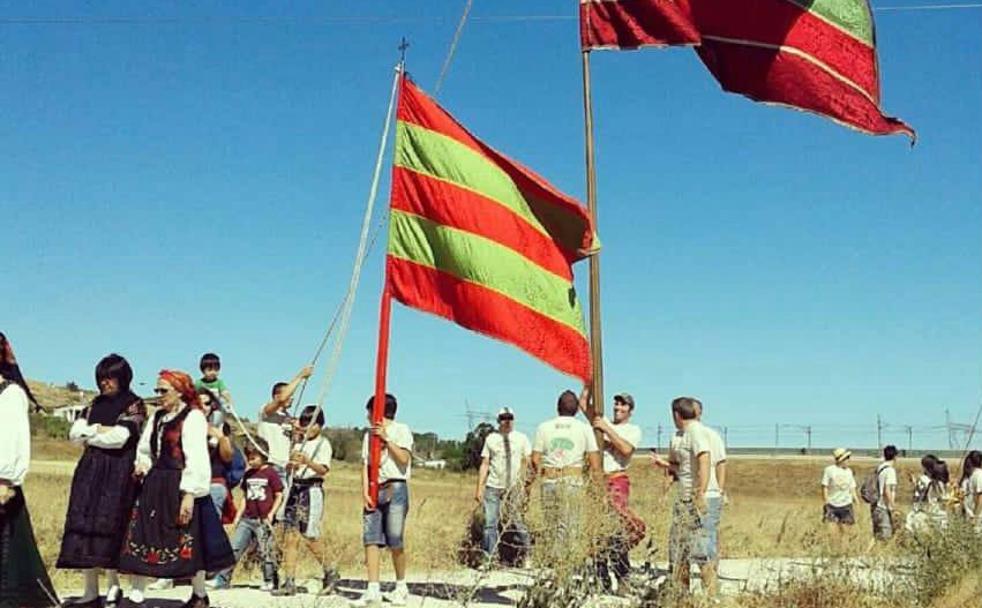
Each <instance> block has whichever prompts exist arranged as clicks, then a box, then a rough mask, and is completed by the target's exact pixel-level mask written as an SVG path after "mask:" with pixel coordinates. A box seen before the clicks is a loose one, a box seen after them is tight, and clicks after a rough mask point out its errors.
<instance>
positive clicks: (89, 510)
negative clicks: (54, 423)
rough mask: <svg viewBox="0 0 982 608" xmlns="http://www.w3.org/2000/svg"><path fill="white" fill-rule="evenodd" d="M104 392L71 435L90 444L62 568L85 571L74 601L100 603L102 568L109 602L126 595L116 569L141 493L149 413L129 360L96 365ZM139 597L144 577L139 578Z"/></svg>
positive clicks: (90, 607) (71, 508)
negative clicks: (137, 463)
mask: <svg viewBox="0 0 982 608" xmlns="http://www.w3.org/2000/svg"><path fill="white" fill-rule="evenodd" d="M95 380H96V384H97V385H98V386H99V392H100V394H99V396H98V397H96V398H95V399H94V400H93V401H92V404H91V405H90V406H89V407H88V408H87V409H86V410H85V411H84V412H83V415H82V417H81V418H79V419H78V420H77V421H75V424H73V425H72V429H71V431H70V432H69V438H70V439H71V440H72V441H73V442H75V443H80V444H82V445H84V446H85V452H83V453H82V458H81V459H80V460H79V461H78V466H77V467H75V474H74V476H73V478H72V492H71V496H70V497H69V499H68V513H67V514H66V516H65V532H64V535H63V536H62V542H61V554H60V555H59V557H58V564H57V565H58V567H59V568H70V569H81V570H84V571H85V590H84V592H83V594H82V596H81V597H80V598H78V599H77V600H75V601H74V602H72V603H71V604H70V605H71V606H74V607H76V608H82V607H86V608H98V606H99V569H104V570H105V571H106V578H107V581H106V582H107V584H108V585H109V589H108V590H107V592H106V604H105V605H106V607H107V608H114V607H115V606H118V605H119V603H120V602H121V601H122V599H123V591H122V589H121V588H120V585H119V577H118V576H117V573H116V570H117V568H118V567H119V553H120V548H121V547H122V543H123V531H124V530H125V529H126V522H127V521H129V515H130V509H132V507H133V500H134V498H135V497H136V482H135V480H134V479H133V460H134V457H135V455H136V444H137V441H139V439H140V434H141V433H142V432H143V423H144V421H145V420H146V417H147V410H146V406H145V405H144V403H143V400H142V399H140V398H139V397H137V396H136V395H135V394H133V392H132V391H131V390H130V382H131V381H132V380H133V370H132V369H131V368H130V365H129V363H127V362H126V359H124V358H123V357H120V356H119V355H117V354H111V355H109V356H107V357H105V358H103V359H102V360H101V361H99V364H98V365H97V366H96V368H95ZM134 583H135V584H134V587H135V588H136V594H135V595H136V597H137V599H139V597H140V595H141V589H140V584H141V583H140V581H135V582H134Z"/></svg>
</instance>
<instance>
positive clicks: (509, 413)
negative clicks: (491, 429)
mask: <svg viewBox="0 0 982 608" xmlns="http://www.w3.org/2000/svg"><path fill="white" fill-rule="evenodd" d="M502 416H511V417H512V418H514V417H515V412H513V411H512V409H511V408H510V407H503V408H501V409H500V410H498V420H501V417H502Z"/></svg>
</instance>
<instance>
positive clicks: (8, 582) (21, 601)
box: [0, 488, 58, 608]
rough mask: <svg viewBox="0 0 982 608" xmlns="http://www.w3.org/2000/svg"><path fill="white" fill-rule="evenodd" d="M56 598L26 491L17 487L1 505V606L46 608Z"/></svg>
mask: <svg viewBox="0 0 982 608" xmlns="http://www.w3.org/2000/svg"><path fill="white" fill-rule="evenodd" d="M45 590H47V592H48V593H51V597H50V598H49V596H48V593H45ZM57 601H58V600H57V597H55V595H54V588H53V587H52V586H51V580H50V579H49V578H48V573H47V571H46V570H45V568H44V562H42V561H41V554H40V553H38V548H37V543H36V542H35V540H34V529H33V528H32V527H31V516H30V514H28V512H27V505H26V504H25V503H24V494H23V493H21V489H20V488H17V494H16V495H15V496H14V497H13V498H11V499H10V500H9V501H8V502H7V504H6V505H4V506H3V507H0V608H42V607H44V608H47V607H49V606H51V605H52V603H57Z"/></svg>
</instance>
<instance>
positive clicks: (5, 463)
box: [0, 384, 31, 486]
mask: <svg viewBox="0 0 982 608" xmlns="http://www.w3.org/2000/svg"><path fill="white" fill-rule="evenodd" d="M29 411H30V405H29V403H28V401H27V393H25V392H24V389H23V388H21V387H20V385H19V384H11V385H10V386H8V387H7V388H6V389H5V390H4V391H3V392H2V393H0V479H2V480H4V481H7V482H10V484H11V485H14V486H20V485H23V484H24V477H26V476H27V467H28V465H29V464H30V462H31V423H30V417H29V415H28V412H29Z"/></svg>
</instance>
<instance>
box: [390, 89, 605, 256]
mask: <svg viewBox="0 0 982 608" xmlns="http://www.w3.org/2000/svg"><path fill="white" fill-rule="evenodd" d="M397 118H398V120H400V121H403V122H407V123H411V124H414V125H419V126H421V127H423V128H426V129H431V130H433V131H436V132H437V133H440V134H442V135H445V136H446V137H450V138H452V139H454V140H456V141H457V142H459V143H460V144H462V145H465V146H467V147H469V148H471V149H473V150H475V151H477V152H479V153H481V154H482V155H484V156H485V157H486V158H488V159H489V160H490V161H491V162H493V163H495V164H497V165H498V166H499V168H500V169H501V170H502V171H504V172H505V173H506V174H507V175H508V177H510V178H511V179H512V180H513V181H514V182H515V184H516V185H517V186H518V188H519V189H521V190H522V191H523V192H525V193H526V194H527V195H528V196H530V197H532V198H535V199H537V200H538V201H539V202H541V203H544V204H548V205H550V206H552V207H555V208H556V209H557V210H559V211H561V212H564V213H566V214H568V215H569V216H570V217H572V218H578V219H579V220H580V221H582V222H585V223H587V224H588V225H592V221H591V220H590V216H589V214H588V213H587V212H586V209H585V208H584V207H583V206H582V205H580V203H579V202H578V201H577V200H576V199H574V198H572V197H570V196H567V195H566V194H563V193H562V192H560V191H559V190H557V189H556V188H554V187H553V186H552V185H551V184H550V183H549V182H547V181H546V180H545V179H544V178H542V177H541V176H539V175H538V174H537V173H535V172H534V171H532V170H531V169H529V168H528V167H525V166H524V165H522V164H521V163H518V162H516V161H514V160H512V159H510V158H508V157H507V156H505V155H504V154H501V153H500V152H498V151H497V150H495V149H494V148H492V147H491V146H488V145H487V144H485V143H484V142H482V141H480V140H479V139H477V138H476V137H474V136H473V135H471V133H470V132H469V131H468V130H467V129H465V128H464V126H463V125H461V124H460V123H459V122H457V120H456V119H454V117H453V116H451V115H450V114H449V113H447V112H446V111H445V110H444V109H443V108H441V107H440V106H439V105H437V104H436V102H435V101H433V100H432V99H430V98H429V97H428V96H427V95H426V94H425V93H423V92H422V91H420V90H419V89H418V88H417V87H416V85H415V84H414V83H413V82H412V81H411V80H409V79H408V78H405V77H403V90H402V94H401V95H400V96H399V108H398V112H397ZM545 227H546V229H547V230H550V231H551V230H552V229H553V228H554V226H551V225H546V226H545ZM583 241H584V242H583V243H581V244H580V247H579V249H582V250H591V249H593V248H594V234H593V230H592V229H590V230H587V231H586V232H585V233H584V239H583Z"/></svg>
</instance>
